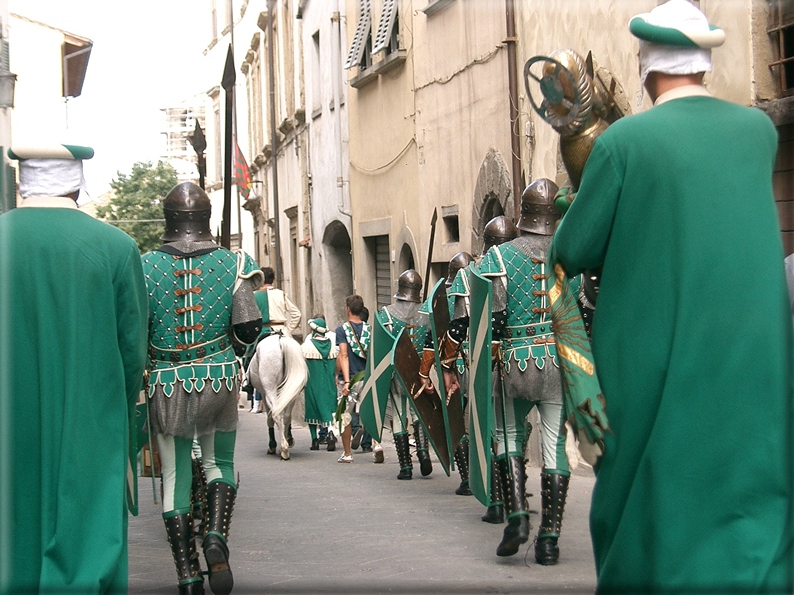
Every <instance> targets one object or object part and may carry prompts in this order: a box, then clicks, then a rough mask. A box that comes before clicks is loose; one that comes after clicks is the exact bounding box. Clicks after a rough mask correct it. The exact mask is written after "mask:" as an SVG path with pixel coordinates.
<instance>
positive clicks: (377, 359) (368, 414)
mask: <svg viewBox="0 0 794 595" xmlns="http://www.w3.org/2000/svg"><path fill="white" fill-rule="evenodd" d="M374 319H375V320H374V322H373V324H372V338H371V339H370V343H369V353H368V354H367V367H366V369H365V372H364V378H363V384H362V389H361V393H360V399H361V402H360V404H359V410H358V412H359V416H360V418H361V423H362V424H363V426H364V428H365V429H366V430H367V432H369V435H370V436H372V437H373V438H375V440H377V441H378V442H380V441H381V434H382V433H383V418H384V416H385V415H386V404H387V403H388V401H389V387H390V386H391V379H392V375H393V373H394V367H393V366H392V363H391V357H392V350H393V349H394V337H393V336H392V335H391V334H390V333H389V331H387V330H386V329H385V328H384V326H383V323H382V322H381V321H380V319H379V318H378V317H377V316H375V317H374Z"/></svg>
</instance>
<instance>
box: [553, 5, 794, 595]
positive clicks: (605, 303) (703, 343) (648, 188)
mask: <svg viewBox="0 0 794 595" xmlns="http://www.w3.org/2000/svg"><path fill="white" fill-rule="evenodd" d="M630 28H631V31H632V33H634V34H635V35H636V36H637V37H639V38H640V40H641V41H640V54H639V58H640V66H641V73H642V77H643V80H644V85H645V88H646V90H647V91H648V93H649V95H650V97H651V99H653V100H654V102H655V105H654V107H653V108H652V109H650V110H648V111H646V112H644V113H641V114H638V115H634V116H629V117H626V118H623V119H621V120H619V121H617V122H615V123H614V124H612V125H611V126H610V127H609V128H608V129H607V130H606V131H605V132H604V133H603V135H602V136H600V137H599V138H598V140H597V141H596V142H595V145H594V148H593V151H592V154H591V155H590V157H589V160H588V162H587V165H586V166H585V169H584V175H583V178H582V182H581V185H580V188H579V190H578V193H577V196H576V199H575V200H574V201H573V204H572V205H571V208H570V210H569V211H568V213H567V214H566V215H565V217H564V219H563V222H562V223H561V225H560V227H559V229H558V231H557V233H556V235H555V239H554V249H555V250H556V253H557V256H558V257H559V260H560V261H561V263H562V265H563V266H564V267H565V268H566V270H567V272H568V274H569V275H575V274H577V273H580V272H582V271H583V270H584V269H592V268H595V267H597V266H599V265H603V276H602V277H601V283H600V292H599V294H598V301H597V304H596V310H595V316H594V321H593V327H592V348H593V356H594V359H595V364H596V370H597V372H598V377H599V379H600V381H601V386H602V389H603V395H604V398H605V401H606V409H607V412H608V415H609V422H610V425H611V428H612V431H611V432H610V433H607V434H606V437H605V441H604V444H605V448H604V453H603V456H602V457H601V458H600V460H599V462H598V464H597V465H596V471H597V480H596V485H595V488H594V491H593V499H592V507H591V514H590V530H591V533H592V539H593V548H594V553H595V562H596V568H597V572H598V590H599V592H605V593H606V592H616V591H619V592H626V593H640V592H642V593H647V592H676V593H684V592H687V593H689V592H708V593H728V592H730V593H740V592H741V593H747V592H775V593H777V592H786V593H790V592H791V591H792V575H791V559H792V519H791V516H790V512H791V502H792V468H791V463H792V457H791V449H792V441H791V440H792V433H791V428H792V326H791V318H790V313H789V311H788V301H787V296H786V281H785V278H784V273H783V267H782V261H783V250H782V245H781V240H780V234H779V229H778V218H777V212H776V209H775V204H774V199H773V194H772V169H773V166H774V163H775V153H776V149H777V135H776V133H775V128H774V126H773V125H772V123H771V122H770V121H769V119H768V118H767V117H766V116H765V115H764V114H763V113H761V112H760V111H758V110H756V109H749V108H746V107H741V106H738V105H734V104H731V103H728V102H725V101H721V100H719V99H716V98H714V97H712V96H711V95H710V94H709V93H708V91H706V89H705V88H704V87H703V86H702V79H703V75H704V73H705V72H706V71H708V70H710V49H709V48H711V47H716V46H717V45H720V44H721V43H722V40H723V38H724V33H723V32H722V31H721V30H720V29H717V28H714V27H712V26H710V25H709V24H708V21H707V20H706V18H705V16H703V14H702V13H700V11H699V10H698V9H696V8H695V7H694V6H692V5H691V4H689V3H688V2H685V1H684V0H671V1H670V2H667V3H666V4H663V5H661V6H659V7H657V8H655V9H654V10H653V11H651V12H650V13H649V14H645V15H639V16H637V17H635V18H634V19H633V20H632V21H631V24H630Z"/></svg>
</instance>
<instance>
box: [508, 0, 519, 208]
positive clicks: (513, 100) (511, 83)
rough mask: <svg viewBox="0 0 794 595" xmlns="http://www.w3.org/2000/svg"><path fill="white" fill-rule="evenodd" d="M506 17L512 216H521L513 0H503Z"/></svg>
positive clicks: (515, 38)
mask: <svg viewBox="0 0 794 595" xmlns="http://www.w3.org/2000/svg"><path fill="white" fill-rule="evenodd" d="M505 13H506V17H507V38H506V39H505V43H506V44H507V86H508V93H509V99H510V153H511V155H512V160H511V161H512V169H513V217H514V219H513V220H514V221H518V220H519V219H520V218H521V193H522V192H523V188H522V187H521V136H520V134H519V130H518V125H519V121H518V71H517V70H516V42H517V41H518V38H517V37H516V14H515V5H514V0H505Z"/></svg>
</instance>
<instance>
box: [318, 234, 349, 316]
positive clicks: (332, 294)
mask: <svg viewBox="0 0 794 595" xmlns="http://www.w3.org/2000/svg"><path fill="white" fill-rule="evenodd" d="M323 247H324V250H323V252H324V253H325V260H326V267H327V275H328V278H329V279H330V283H329V285H328V287H324V288H320V291H319V292H318V293H319V294H320V300H319V303H321V304H323V309H324V315H325V317H326V321H327V322H328V324H333V321H344V320H345V319H346V318H345V298H346V297H347V296H349V295H351V294H352V293H353V255H352V252H351V243H350V234H349V233H348V232H347V228H346V227H345V226H344V225H343V224H342V222H341V221H332V222H331V223H329V224H328V226H327V227H326V228H325V232H324V233H323Z"/></svg>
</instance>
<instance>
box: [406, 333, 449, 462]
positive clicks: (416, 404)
mask: <svg viewBox="0 0 794 595" xmlns="http://www.w3.org/2000/svg"><path fill="white" fill-rule="evenodd" d="M392 362H393V363H394V371H395V372H396V373H397V379H398V380H399V382H400V384H401V385H402V387H403V390H405V392H406V394H408V401H409V402H410V403H411V408H412V409H413V411H414V413H416V416H417V417H418V418H419V422H420V423H421V424H422V427H423V429H424V431H425V434H427V438H428V440H429V442H430V446H431V447H432V449H433V451H434V452H435V453H436V456H437V457H438V461H439V462H440V463H441V467H442V468H443V469H444V473H446V474H447V475H449V469H450V465H449V461H450V456H449V453H450V449H449V442H448V440H449V438H448V432H447V424H446V415H445V410H444V404H443V402H442V400H441V396H440V395H439V394H438V389H437V387H435V386H434V387H433V390H432V391H430V392H428V391H425V390H424V389H423V387H422V378H421V377H420V376H419V364H420V363H421V359H420V358H419V354H418V353H417V352H416V348H415V347H414V345H413V343H412V342H411V339H410V337H409V336H408V333H407V332H406V329H403V330H402V331H400V334H399V335H398V336H397V344H396V345H395V346H394V354H393V356H392Z"/></svg>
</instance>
